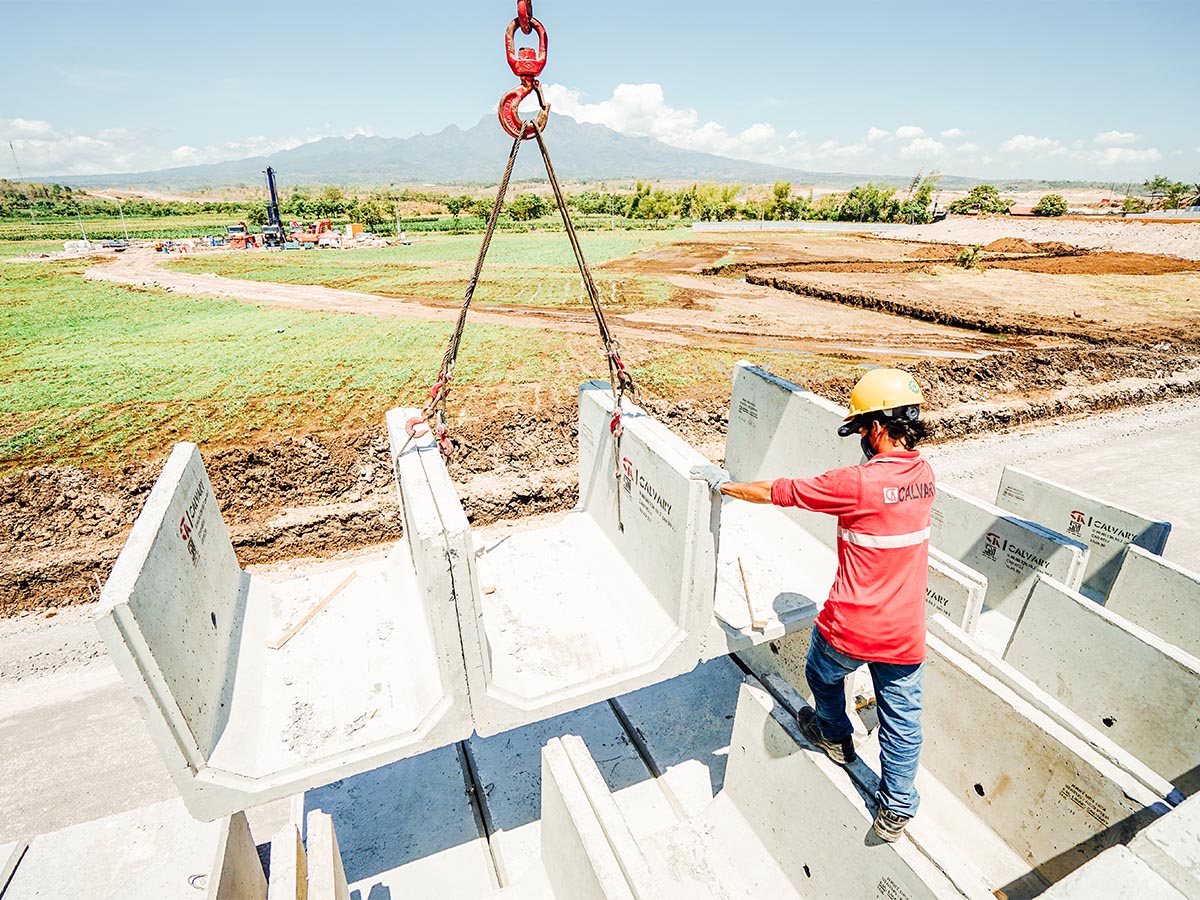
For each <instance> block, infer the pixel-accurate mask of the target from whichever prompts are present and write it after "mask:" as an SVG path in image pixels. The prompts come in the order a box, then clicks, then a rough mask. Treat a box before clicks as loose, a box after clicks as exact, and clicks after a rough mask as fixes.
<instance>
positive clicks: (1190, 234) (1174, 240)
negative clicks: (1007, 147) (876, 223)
mask: <svg viewBox="0 0 1200 900" xmlns="http://www.w3.org/2000/svg"><path fill="white" fill-rule="evenodd" d="M876 236H877V237H882V238H891V239H893V240H902V241H924V242H929V243H946V244H990V243H991V242H992V241H994V240H996V239H997V238H1006V237H1013V238H1023V239H1024V240H1027V241H1030V242H1031V243H1036V242H1040V241H1061V242H1062V243H1064V244H1070V245H1071V246H1073V247H1081V248H1083V249H1085V250H1111V251H1117V252H1122V253H1160V254H1165V255H1167V256H1178V257H1180V258H1181V259H1200V223H1189V222H1181V223H1179V224H1164V223H1156V222H1137V221H1129V220H1121V221H1115V222H1106V221H1097V222H1089V221H1083V220H1080V219H1024V218H1018V219H1014V218H1007V217H1004V216H989V217H986V218H982V219H980V218H975V217H973V216H951V217H950V218H948V219H946V220H945V221H942V222H938V223H937V224H936V225H912V226H910V227H908V228H901V229H897V230H894V231H884V232H879V233H878V234H877V235H876Z"/></svg>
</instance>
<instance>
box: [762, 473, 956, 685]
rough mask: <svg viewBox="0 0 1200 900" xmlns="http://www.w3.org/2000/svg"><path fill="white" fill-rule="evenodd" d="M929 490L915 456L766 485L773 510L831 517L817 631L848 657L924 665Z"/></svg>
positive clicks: (931, 490)
mask: <svg viewBox="0 0 1200 900" xmlns="http://www.w3.org/2000/svg"><path fill="white" fill-rule="evenodd" d="M935 491H936V488H935V485H934V477H933V469H931V468H930V466H929V463H928V462H926V461H925V460H924V459H922V458H921V454H920V453H919V452H918V451H916V450H902V451H896V452H894V453H887V454H882V455H880V456H876V457H874V458H873V459H871V460H869V461H867V462H865V463H863V464H861V465H857V466H846V467H844V468H840V469H832V470H830V471H829V472H826V473H825V474H824V475H818V476H817V477H816V478H780V479H778V480H776V481H775V482H774V483H773V484H772V485H771V502H772V503H774V504H775V505H776V506H795V507H799V508H801V509H808V510H812V511H814V512H820V513H828V514H829V515H833V516H837V520H838V541H837V552H838V570H837V577H836V578H835V579H834V582H833V588H832V589H831V590H830V592H829V599H828V600H826V601H825V605H824V607H822V609H821V612H820V614H819V615H818V616H817V629H818V630H819V631H820V632H821V636H822V637H824V638H825V640H827V641H828V642H829V643H830V644H831V645H832V646H833V647H834V648H835V649H837V650H839V651H841V652H842V653H845V654H846V655H847V656H853V657H855V658H856V659H864V660H869V661H873V662H884V663H898V664H902V665H910V664H915V663H919V662H922V661H923V660H924V659H925V587H926V583H927V581H928V578H929V511H930V509H931V508H932V507H933V498H934V494H935Z"/></svg>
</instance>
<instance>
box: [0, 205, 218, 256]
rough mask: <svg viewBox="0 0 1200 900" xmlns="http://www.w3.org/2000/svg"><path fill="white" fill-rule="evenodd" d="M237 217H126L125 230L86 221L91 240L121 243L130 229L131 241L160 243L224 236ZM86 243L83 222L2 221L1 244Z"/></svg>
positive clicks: (115, 223)
mask: <svg viewBox="0 0 1200 900" xmlns="http://www.w3.org/2000/svg"><path fill="white" fill-rule="evenodd" d="M237 221H238V220H237V219H236V218H234V217H233V216H227V215H220V214H215V213H206V214H204V215H196V216H150V217H146V218H132V217H130V216H126V217H125V228H122V227H121V220H120V219H110V218H104V219H84V220H83V230H84V232H86V233H87V236H88V240H90V241H104V240H121V239H123V238H124V237H125V230H126V229H128V231H129V237H130V238H141V239H145V240H156V239H158V238H164V239H173V238H185V237H201V236H203V235H224V234H225V229H226V228H227V227H228V226H230V225H234V224H236V223H237ZM78 240H82V233H81V232H80V230H79V222H78V221H77V220H76V219H57V220H54V221H51V222H38V223H37V224H33V223H31V222H30V221H29V220H28V219H6V220H3V221H0V241H58V242H59V246H58V249H59V250H61V249H62V243H61V242H62V241H78Z"/></svg>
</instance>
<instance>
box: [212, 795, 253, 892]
mask: <svg viewBox="0 0 1200 900" xmlns="http://www.w3.org/2000/svg"><path fill="white" fill-rule="evenodd" d="M266 896H267V876H266V874H265V873H264V872H263V867H262V860H261V859H259V856H258V848H257V847H255V845H254V838H253V836H252V835H251V834H250V823H249V822H247V821H246V814H245V813H244V812H239V813H234V814H233V815H232V816H230V817H229V818H228V819H225V820H223V821H222V822H221V829H220V831H219V832H218V833H217V852H216V856H215V859H214V860H213V867H212V870H211V871H210V872H209V875H208V900H264V898H265V897H266Z"/></svg>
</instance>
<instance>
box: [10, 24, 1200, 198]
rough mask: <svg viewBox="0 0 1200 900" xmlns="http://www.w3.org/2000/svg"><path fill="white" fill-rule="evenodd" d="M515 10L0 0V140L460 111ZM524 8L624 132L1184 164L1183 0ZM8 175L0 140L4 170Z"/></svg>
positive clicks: (390, 123)
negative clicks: (1, 52)
mask: <svg viewBox="0 0 1200 900" xmlns="http://www.w3.org/2000/svg"><path fill="white" fill-rule="evenodd" d="M514 9H515V2H514V0H460V2H454V0H441V2H419V3H414V2H407V0H406V2H391V3H378V2H371V0H362V2H355V3H342V2H337V0H327V2H325V3H311V2H307V0H301V2H289V3H287V4H259V3H245V2H243V3H229V2H219V0H218V2H207V3H187V4H184V3H176V2H158V3H144V2H141V0H123V2H118V3H113V2H105V3H101V2H58V0H37V2H17V0H0V21H2V22H3V24H4V29H3V30H4V32H5V41H4V46H5V60H6V64H5V66H4V78H5V86H4V90H3V93H2V95H0V139H2V140H3V141H4V142H5V143H7V142H8V141H12V142H13V144H14V146H15V147H16V150H17V155H18V157H19V159H20V162H21V167H22V170H23V172H24V174H26V175H51V174H89V173H100V172H119V171H137V170H144V169H154V168H161V167H166V166H171V165H184V164H190V163H197V162H215V161H218V160H222V159H235V158H240V157H245V156H250V155H255V154H258V153H262V152H270V151H272V150H275V149H282V148H284V147H289V146H295V145H296V144H298V143H301V142H304V141H308V140H314V139H317V138H320V137H324V136H330V135H350V134H355V133H366V134H374V135H380V136H384V137H407V136H410V135H413V134H416V133H418V132H426V133H430V132H435V131H438V130H441V129H442V128H444V127H445V126H447V125H450V124H457V125H459V126H461V127H469V126H471V125H474V124H475V123H476V122H478V121H479V119H480V118H481V117H483V116H485V115H489V114H491V112H492V111H493V110H494V108H495V105H496V103H497V101H498V100H499V98H500V96H501V95H502V94H503V93H504V91H506V90H507V89H508V88H509V87H511V86H513V85H514V84H515V79H514V78H513V75H512V73H511V72H509V70H508V68H507V66H506V64H505V62H504V52H503V32H504V28H505V26H506V25H507V22H508V21H509V20H510V19H511V17H512V16H513V14H514ZM534 11H535V13H536V15H537V17H538V18H539V19H541V20H542V22H543V23H544V24H545V25H546V28H547V30H548V31H549V34H550V53H549V64H548V66H547V68H546V71H545V72H544V73H543V76H542V81H543V83H544V84H546V85H547V87H548V91H549V94H550V97H551V101H552V105H553V106H554V108H555V109H556V111H559V112H565V113H567V114H570V115H574V116H575V117H576V118H579V119H581V120H584V121H595V122H601V123H603V124H606V125H609V126H610V127H612V128H615V129H616V130H618V131H621V132H623V133H626V134H631V135H648V136H651V137H656V138H659V139H661V140H665V141H667V142H668V143H671V144H675V145H677V146H682V147H688V148H691V149H697V150H704V151H707V152H713V153H718V154H721V155H725V156H732V157H737V158H742V159H753V160H758V161H762V162H770V163H776V164H780V165H788V166H794V167H797V168H804V169H811V170H817V171H843V172H857V173H866V174H878V173H901V174H902V173H906V172H911V171H915V170H916V169H917V168H918V167H924V168H925V169H931V168H936V169H940V170H941V171H943V172H946V173H950V174H960V175H973V176H980V177H995V178H1001V177H1003V178H1009V177H1033V178H1073V179H1088V180H1101V181H1127V180H1133V181H1140V180H1142V179H1144V178H1146V177H1148V176H1150V175H1152V174H1155V173H1158V172H1162V173H1165V174H1168V175H1170V176H1172V177H1174V178H1178V179H1181V180H1185V181H1200V115H1198V112H1200V109H1198V103H1197V100H1196V93H1195V91H1196V85H1198V84H1200V54H1197V52H1196V50H1195V47H1194V44H1195V40H1196V36H1197V35H1200V0H1187V2H1174V0H1140V2H1124V0H1072V2H1062V0H1041V2H1010V3H1002V2H987V0H958V2H952V3H951V2H936V0H917V2H912V0H909V2H900V0H889V2H851V0H840V2H821V3H817V2H804V0H793V2H788V0H764V2H753V0H742V2H737V3H734V2H725V3H716V2H707V0H659V2H656V0H636V2H635V0H605V2H599V0H586V2H585V0H535V9H534ZM1189 45H1190V46H1189ZM497 127H498V126H497ZM3 149H4V150H5V151H7V147H4V148H3ZM15 175H16V171H15V168H14V166H13V160H12V156H11V154H8V153H7V152H5V153H4V154H3V155H2V156H0V177H10V178H11V177H15Z"/></svg>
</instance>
